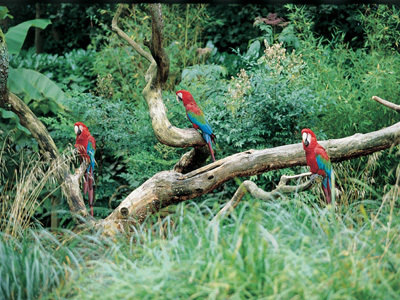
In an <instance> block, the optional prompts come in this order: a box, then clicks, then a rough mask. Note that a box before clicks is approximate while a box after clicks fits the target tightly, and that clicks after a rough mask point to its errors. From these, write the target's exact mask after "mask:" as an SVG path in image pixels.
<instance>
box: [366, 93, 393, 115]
mask: <svg viewBox="0 0 400 300" xmlns="http://www.w3.org/2000/svg"><path fill="white" fill-rule="evenodd" d="M372 99H373V100H375V101H376V102H378V103H380V104H382V105H384V106H386V107H389V108H390V109H393V110H394V111H395V112H397V113H400V105H397V104H394V103H392V102H390V101H387V100H384V99H382V98H379V97H378V96H373V97H372Z"/></svg>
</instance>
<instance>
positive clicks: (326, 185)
mask: <svg viewBox="0 0 400 300" xmlns="http://www.w3.org/2000/svg"><path fill="white" fill-rule="evenodd" d="M322 190H323V191H324V194H325V199H326V202H327V203H328V204H330V203H331V202H332V199H331V180H330V178H329V179H328V178H326V177H325V178H324V180H323V181H322Z"/></svg>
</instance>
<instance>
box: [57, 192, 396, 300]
mask: <svg viewBox="0 0 400 300" xmlns="http://www.w3.org/2000/svg"><path fill="white" fill-rule="evenodd" d="M310 201H311V202H312V201H313V199H307V196H306V194H302V195H294V196H293V197H290V198H288V199H285V200H283V201H275V202H267V203H263V202H260V201H258V200H255V199H251V201H249V202H244V203H242V204H241V205H240V206H239V207H238V208H237V210H236V211H235V212H234V213H233V214H232V215H231V216H230V217H229V218H228V219H226V220H224V221H223V222H221V223H219V224H215V225H212V226H209V224H210V220H211V218H212V217H213V215H214V214H215V213H216V212H217V211H218V207H216V206H215V205H214V204H213V201H205V202H203V203H200V204H196V203H194V202H191V203H188V204H186V205H184V204H182V205H178V206H177V211H176V214H174V215H171V216H168V217H166V218H164V219H159V220H157V219H155V218H154V219H153V220H148V222H147V223H145V224H144V225H143V226H142V227H141V228H138V229H137V230H136V232H135V234H134V235H132V236H131V237H130V239H129V240H126V239H125V238H123V239H122V240H121V239H118V240H117V241H115V243H114V244H113V245H112V247H111V249H110V251H109V255H108V256H106V257H105V258H104V259H96V260H89V261H86V267H83V268H82V269H81V272H80V274H79V276H78V277H77V278H75V279H74V280H73V281H71V282H70V283H69V284H68V283H66V285H64V286H63V288H62V289H56V292H54V294H52V296H55V295H58V296H60V297H61V298H62V297H67V296H68V297H72V298H73V299H120V298H122V299H228V298H229V299H324V298H329V299H399V294H400V277H399V268H400V256H399V253H400V252H399V251H400V242H399V240H400V239H399V231H400V221H399V212H398V209H395V206H398V205H399V197H398V193H397V194H396V193H394V194H393V191H392V192H391V193H390V194H388V195H385V196H384V197H383V201H366V202H364V203H362V202H358V203H357V202H355V203H353V204H352V205H349V206H348V207H347V209H342V211H341V212H340V213H339V212H336V211H335V208H334V207H333V206H327V207H325V208H320V207H319V206H317V205H310V204H305V202H310ZM100 251H103V250H100Z"/></svg>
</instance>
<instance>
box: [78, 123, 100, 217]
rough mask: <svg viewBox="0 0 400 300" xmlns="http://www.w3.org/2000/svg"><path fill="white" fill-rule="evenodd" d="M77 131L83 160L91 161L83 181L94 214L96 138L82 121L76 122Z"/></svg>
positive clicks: (91, 211) (80, 155)
mask: <svg viewBox="0 0 400 300" xmlns="http://www.w3.org/2000/svg"><path fill="white" fill-rule="evenodd" d="M74 128H75V133H76V143H75V148H76V149H77V150H78V153H79V157H80V159H81V161H83V160H85V161H87V162H88V163H89V165H88V167H87V169H86V171H85V180H84V183H83V194H84V195H86V193H89V194H88V198H89V207H90V214H91V215H92V216H93V203H94V189H93V182H94V175H93V170H94V165H95V160H94V154H95V151H96V140H95V139H94V137H93V136H92V135H91V134H90V132H89V129H88V128H87V127H86V125H85V124H83V123H81V122H76V123H75V125H74Z"/></svg>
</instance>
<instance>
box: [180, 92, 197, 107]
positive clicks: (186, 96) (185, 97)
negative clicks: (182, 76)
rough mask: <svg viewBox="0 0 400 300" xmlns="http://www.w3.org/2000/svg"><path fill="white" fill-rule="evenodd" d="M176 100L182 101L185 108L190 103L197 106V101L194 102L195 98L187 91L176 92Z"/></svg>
mask: <svg viewBox="0 0 400 300" xmlns="http://www.w3.org/2000/svg"><path fill="white" fill-rule="evenodd" d="M176 100H177V101H178V102H179V101H182V102H183V105H185V106H186V105H187V104H189V103H194V104H196V101H194V98H193V96H192V94H191V93H190V92H188V91H185V90H180V91H177V92H176Z"/></svg>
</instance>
